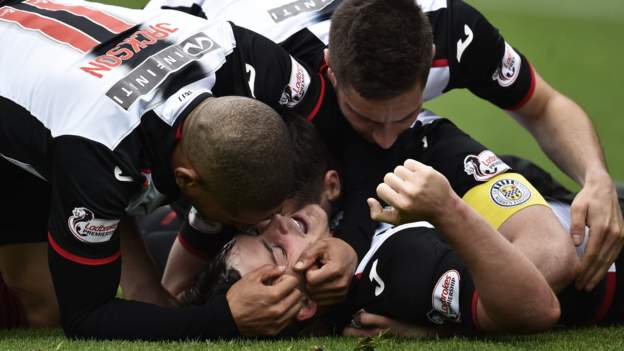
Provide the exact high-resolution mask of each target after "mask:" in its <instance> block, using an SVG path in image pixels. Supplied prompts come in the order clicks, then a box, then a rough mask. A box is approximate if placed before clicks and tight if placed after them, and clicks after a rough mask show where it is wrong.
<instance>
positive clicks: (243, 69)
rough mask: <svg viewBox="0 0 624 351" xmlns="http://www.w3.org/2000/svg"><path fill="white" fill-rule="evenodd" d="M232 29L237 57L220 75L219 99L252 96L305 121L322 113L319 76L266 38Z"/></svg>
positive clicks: (234, 57)
mask: <svg viewBox="0 0 624 351" xmlns="http://www.w3.org/2000/svg"><path fill="white" fill-rule="evenodd" d="M232 28H233V31H234V36H235V38H236V49H235V54H234V56H233V57H232V58H228V62H227V63H226V66H224V67H223V68H221V69H219V71H217V82H216V84H215V87H214V93H215V95H217V96H223V95H233V94H236V95H243V96H250V97H253V98H256V99H258V100H260V101H262V102H264V103H266V104H267V105H269V106H271V107H273V108H274V109H277V110H290V111H293V112H295V113H296V114H298V115H300V116H303V117H309V116H310V115H311V114H312V113H313V112H314V111H315V109H316V110H318V107H317V106H316V105H317V101H318V100H319V98H320V97H321V81H320V77H319V75H318V74H313V73H312V72H311V70H310V69H309V68H308V67H307V66H306V65H304V64H303V63H301V62H300V61H298V60H296V59H295V58H293V57H292V56H291V55H289V54H288V53H287V52H286V51H285V50H284V49H283V48H281V47H280V46H279V45H278V44H276V43H274V42H272V41H271V40H269V39H267V38H265V37H263V36H262V35H260V34H257V33H255V32H253V31H250V30H248V29H245V28H242V27H238V26H236V25H232ZM232 77H242V79H243V80H244V84H237V82H233V79H232Z"/></svg>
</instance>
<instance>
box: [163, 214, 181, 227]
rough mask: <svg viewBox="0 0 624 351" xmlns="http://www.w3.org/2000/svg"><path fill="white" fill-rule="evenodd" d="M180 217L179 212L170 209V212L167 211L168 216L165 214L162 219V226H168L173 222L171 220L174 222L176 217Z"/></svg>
mask: <svg viewBox="0 0 624 351" xmlns="http://www.w3.org/2000/svg"><path fill="white" fill-rule="evenodd" d="M177 217H178V214H177V213H176V212H175V211H174V210H171V211H169V213H167V215H166V216H164V217H163V218H162V219H161V220H160V225H162V226H166V225H169V224H171V222H173V221H174V220H175V219H176V218H177Z"/></svg>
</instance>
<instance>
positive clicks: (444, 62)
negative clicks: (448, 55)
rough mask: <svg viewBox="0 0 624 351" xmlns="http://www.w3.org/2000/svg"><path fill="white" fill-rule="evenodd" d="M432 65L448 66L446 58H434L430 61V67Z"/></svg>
mask: <svg viewBox="0 0 624 351" xmlns="http://www.w3.org/2000/svg"><path fill="white" fill-rule="evenodd" d="M434 67H448V60H447V59H445V58H440V59H435V60H433V61H431V68H434Z"/></svg>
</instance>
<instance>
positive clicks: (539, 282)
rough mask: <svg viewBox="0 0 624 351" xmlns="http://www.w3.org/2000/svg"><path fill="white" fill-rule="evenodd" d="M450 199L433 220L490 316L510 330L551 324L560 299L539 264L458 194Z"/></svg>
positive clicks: (537, 328)
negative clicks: (461, 263)
mask: <svg viewBox="0 0 624 351" xmlns="http://www.w3.org/2000/svg"><path fill="white" fill-rule="evenodd" d="M450 203H451V204H452V206H449V207H447V209H446V211H445V213H443V214H440V215H439V216H437V218H436V219H435V220H434V224H435V226H436V228H438V229H439V230H440V231H441V232H442V233H443V235H444V237H445V238H446V239H447V241H448V242H449V243H450V244H451V246H453V248H454V249H455V250H456V251H457V253H458V254H459V255H460V257H461V258H462V260H463V261H464V262H465V263H466V266H467V267H468V269H469V271H470V273H471V275H472V278H473V281H474V284H475V287H476V290H477V291H478V293H479V297H480V302H481V304H482V306H483V309H484V310H485V312H486V313H487V317H488V319H489V320H492V321H493V322H494V323H493V325H498V326H502V327H503V329H505V330H510V331H529V330H540V329H544V328H547V327H550V326H552V324H554V323H555V322H556V321H557V319H558V318H559V303H558V301H557V299H556V297H555V296H554V294H553V292H552V290H551V289H550V287H549V286H548V283H547V282H546V280H545V279H544V277H543V276H542V274H541V273H540V272H539V270H538V269H537V268H536V267H535V265H533V264H532V263H531V262H530V261H529V259H528V258H527V257H526V256H525V255H523V254H522V253H521V252H520V251H519V250H518V249H517V248H515V247H514V246H513V245H512V244H511V243H509V242H508V241H507V240H506V239H505V238H504V237H503V236H502V235H500V234H499V233H498V232H496V231H495V230H494V229H493V228H492V227H491V226H490V225H489V224H488V223H487V222H486V221H485V220H483V219H482V218H481V217H480V216H479V215H478V214H477V213H476V212H475V211H474V210H472V208H470V207H469V206H468V205H467V204H465V203H464V202H463V201H462V200H461V199H459V198H458V197H457V196H454V199H453V201H451V202H450ZM510 301H513V303H510ZM483 327H485V328H490V327H491V326H489V325H484V326H483Z"/></svg>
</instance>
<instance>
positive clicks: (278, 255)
mask: <svg viewBox="0 0 624 351" xmlns="http://www.w3.org/2000/svg"><path fill="white" fill-rule="evenodd" d="M273 254H274V255H275V260H276V261H277V262H278V263H281V262H280V261H281V260H283V262H286V261H287V260H288V255H287V254H286V249H284V247H283V246H281V245H273Z"/></svg>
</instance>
